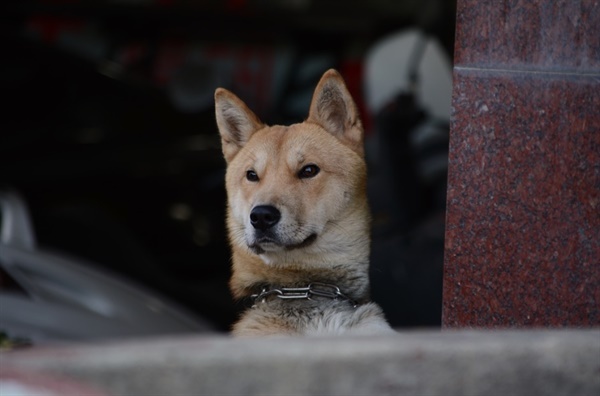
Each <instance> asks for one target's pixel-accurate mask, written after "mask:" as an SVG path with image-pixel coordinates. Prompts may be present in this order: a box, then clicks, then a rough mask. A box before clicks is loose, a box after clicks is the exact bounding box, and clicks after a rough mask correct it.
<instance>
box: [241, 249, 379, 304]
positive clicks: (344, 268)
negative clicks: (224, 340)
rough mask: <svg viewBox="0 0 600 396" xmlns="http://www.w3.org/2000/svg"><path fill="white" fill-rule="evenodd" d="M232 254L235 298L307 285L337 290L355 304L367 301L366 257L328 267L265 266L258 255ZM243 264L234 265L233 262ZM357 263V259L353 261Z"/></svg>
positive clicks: (367, 265) (367, 266) (246, 253)
mask: <svg viewBox="0 0 600 396" xmlns="http://www.w3.org/2000/svg"><path fill="white" fill-rule="evenodd" d="M237 254H240V255H243V256H244V257H236V254H234V260H233V262H234V265H233V276H232V278H231V280H230V287H231V290H232V292H233V295H234V296H235V297H236V298H238V299H241V298H249V297H250V296H252V295H255V294H260V293H261V292H262V290H263V289H264V288H269V289H280V288H303V287H308V286H309V285H310V284H315V283H318V284H328V285H334V286H335V287H337V288H339V290H340V292H341V293H342V294H344V295H345V296H347V297H348V298H349V299H351V300H353V301H356V302H358V303H364V302H366V301H368V300H369V280H368V279H369V278H368V268H369V263H368V257H362V258H361V262H358V263H357V262H354V263H352V264H351V265H350V264H331V265H323V266H316V265H315V266H308V265H297V264H289V265H281V264H279V265H276V266H272V265H267V264H265V263H264V262H263V261H262V260H261V259H260V258H259V257H258V256H256V255H254V254H252V253H249V252H244V253H240V252H238V253H237ZM238 259H239V262H243V263H244V265H240V266H237V265H236V262H238ZM355 260H356V258H355Z"/></svg>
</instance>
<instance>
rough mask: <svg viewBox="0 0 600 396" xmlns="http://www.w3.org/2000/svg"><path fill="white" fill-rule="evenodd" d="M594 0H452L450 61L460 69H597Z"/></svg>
mask: <svg viewBox="0 0 600 396" xmlns="http://www.w3.org/2000/svg"><path fill="white" fill-rule="evenodd" d="M599 26H600V2H598V1H586V0H559V1H553V0H552V1H551V0H536V1H530V0H517V1H512V0H511V1H509V0H501V1H496V0H458V2H457V19H456V41H455V52H454V60H455V64H456V65H460V66H462V67H486V68H490V69H525V70H536V69H543V70H546V71H555V72H566V71H578V72H580V73H583V72H591V73H597V72H598V69H600V34H599V33H600V27H599Z"/></svg>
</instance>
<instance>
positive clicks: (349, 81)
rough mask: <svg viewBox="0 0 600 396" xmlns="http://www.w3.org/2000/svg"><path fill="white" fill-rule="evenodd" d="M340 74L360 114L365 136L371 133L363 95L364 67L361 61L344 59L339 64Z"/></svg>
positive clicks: (369, 119)
mask: <svg viewBox="0 0 600 396" xmlns="http://www.w3.org/2000/svg"><path fill="white" fill-rule="evenodd" d="M339 71H340V73H341V74H342V76H343V77H344V80H345V81H346V86H347V87H348V90H349V91H350V94H351V95H352V97H353V98H354V102H355V103H356V106H357V107H358V111H359V112H360V118H361V120H362V123H363V127H364V129H365V135H368V134H370V133H371V114H369V110H368V109H367V106H366V104H365V101H364V94H363V73H364V67H363V62H362V59H360V58H356V59H345V60H343V61H342V62H341V65H340V70H339Z"/></svg>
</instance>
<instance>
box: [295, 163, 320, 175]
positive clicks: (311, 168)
mask: <svg viewBox="0 0 600 396" xmlns="http://www.w3.org/2000/svg"><path fill="white" fill-rule="evenodd" d="M320 170H321V169H320V168H319V167H318V166H317V165H315V164H310V165H305V166H304V167H303V168H302V169H300V172H298V177H299V178H300V179H308V178H311V177H315V176H316V175H317V174H318V173H319V171H320Z"/></svg>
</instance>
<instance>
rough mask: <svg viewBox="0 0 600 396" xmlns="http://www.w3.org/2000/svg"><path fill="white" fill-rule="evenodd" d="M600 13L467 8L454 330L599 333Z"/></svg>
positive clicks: (456, 121)
mask: <svg viewBox="0 0 600 396" xmlns="http://www.w3.org/2000/svg"><path fill="white" fill-rule="evenodd" d="M561 7H563V8H564V7H567V8H568V9H569V10H571V11H572V12H562V11H561V12H559V10H562V8H561ZM599 17H600V2H583V1H582V2H577V1H575V2H549V1H545V0H542V1H537V2H533V3H530V2H523V1H517V2H509V1H499V2H492V1H472V0H464V1H459V2H458V23H457V40H456V54H457V55H456V63H455V67H454V91H453V100H452V108H453V115H452V122H451V132H450V153H449V176H448V192H447V221H446V242H445V243H446V246H445V263H444V292H443V312H442V317H443V318H442V323H443V326H444V327H487V328H489V327H492V328H493V327H528V326H533V327H536V326H557V327H564V326H582V327H586V326H597V325H600V110H599V109H600V18H599ZM596 21H597V22H598V23H596ZM592 22H593V23H592Z"/></svg>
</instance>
